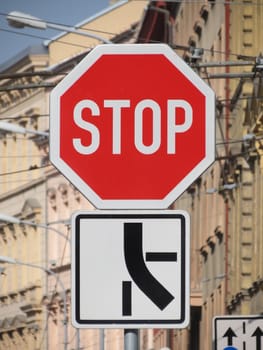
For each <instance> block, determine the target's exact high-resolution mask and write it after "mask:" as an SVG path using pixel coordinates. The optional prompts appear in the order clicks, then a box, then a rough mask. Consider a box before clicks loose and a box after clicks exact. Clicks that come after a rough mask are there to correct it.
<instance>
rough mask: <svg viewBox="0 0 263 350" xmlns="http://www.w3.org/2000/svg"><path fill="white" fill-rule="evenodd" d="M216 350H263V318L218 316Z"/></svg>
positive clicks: (215, 321) (214, 325) (215, 329)
mask: <svg viewBox="0 0 263 350" xmlns="http://www.w3.org/2000/svg"><path fill="white" fill-rule="evenodd" d="M213 333H214V334H213V339H214V346H213V349H214V350H263V316H245V315H242V316H217V317H215V318H214V321H213Z"/></svg>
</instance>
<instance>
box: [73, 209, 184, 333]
mask: <svg viewBox="0 0 263 350" xmlns="http://www.w3.org/2000/svg"><path fill="white" fill-rule="evenodd" d="M189 221H190V220H189V216H188V214H187V213H186V212H183V211H174V210H166V211H140V212H136V211H90V212H78V213H75V214H74V215H73V217H72V321H73V325H74V326H75V327H78V328H100V327H101V328H184V327H187V325H188V323H189V279H190V273H189V265H190V264H189V255H190V251H189V250H190V248H189V226H190V222H189Z"/></svg>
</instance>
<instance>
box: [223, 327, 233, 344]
mask: <svg viewBox="0 0 263 350" xmlns="http://www.w3.org/2000/svg"><path fill="white" fill-rule="evenodd" d="M234 337H236V333H235V332H234V331H233V330H232V328H231V327H229V328H228V330H227V331H226V333H225V334H224V335H223V338H227V345H233V338H234Z"/></svg>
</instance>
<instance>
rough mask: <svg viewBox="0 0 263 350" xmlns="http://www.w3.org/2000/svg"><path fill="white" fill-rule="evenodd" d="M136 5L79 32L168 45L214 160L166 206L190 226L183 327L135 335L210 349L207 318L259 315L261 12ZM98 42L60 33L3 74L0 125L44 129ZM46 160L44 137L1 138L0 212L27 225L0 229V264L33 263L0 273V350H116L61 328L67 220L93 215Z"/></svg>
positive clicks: (150, 344) (154, 342) (97, 334)
mask: <svg viewBox="0 0 263 350" xmlns="http://www.w3.org/2000/svg"><path fill="white" fill-rule="evenodd" d="M147 4H148V1H135V0H134V1H121V2H116V3H114V4H113V5H112V6H111V7H110V8H109V9H107V10H106V11H103V12H101V13H100V14H99V15H98V16H94V17H92V18H91V19H87V20H84V21H83V22H82V23H81V24H80V25H79V29H81V30H98V32H99V33H102V32H103V33H104V34H105V35H104V34H103V39H104V40H111V41H113V42H114V43H124V42H139V43H146V42H154V43H156V42H165V43H168V44H169V45H170V46H172V47H173V48H174V49H175V51H176V52H177V53H178V54H179V55H180V56H181V57H182V58H183V59H185V61H187V62H188V63H189V65H191V66H192V68H193V69H194V70H195V71H196V72H197V73H198V74H199V75H200V76H201V77H202V78H203V79H204V80H205V81H206V82H207V83H208V84H210V85H211V86H212V88H213V89H214V90H215V92H216V98H217V100H216V107H217V108H216V161H215V163H214V165H213V166H211V167H210V168H209V169H208V170H207V171H206V172H205V173H204V174H203V175H202V176H200V178H198V179H197V180H196V181H195V182H194V183H193V184H192V185H191V186H190V187H189V189H188V190H187V191H186V192H185V193H184V194H183V195H182V196H181V197H180V198H179V199H178V200H177V201H176V202H175V203H174V204H173V205H172V206H171V208H173V209H185V210H187V211H188V212H189V213H190V216H191V283H190V287H191V299H190V303H191V312H190V324H189V327H187V329H183V330H165V329H155V330H141V331H140V344H141V345H140V348H141V349H143V350H150V349H154V350H159V349H161V348H164V347H168V348H170V349H171V350H199V349H200V350H209V349H211V348H212V319H213V317H214V316H215V315H224V314H243V315H248V314H262V312H263V309H262V305H263V303H262V301H263V296H262V281H263V261H262V255H263V254H262V251H263V238H262V205H263V193H262V189H263V187H262V160H261V155H262V143H261V141H262V140H261V138H262V103H261V100H262V91H263V85H262V78H261V71H262V67H263V66H262V63H263V62H262V58H261V57H260V52H261V50H262V48H261V45H262V44H261V43H262V34H261V31H260V30H259V28H261V24H262V18H263V3H262V1H261V0H260V1H258V2H253V1H252V0H251V1H239V2H236V1H233V2H232V3H231V4H229V3H224V4H223V3H221V2H219V1H208V0H207V1H204V2H187V1H185V2H184V1H182V2H180V1H178V2H167V3H164V2H162V1H155V2H151V3H149V5H148V7H147V11H146V12H144V9H145V8H146V5H147ZM72 44H74V45H72ZM97 44H98V40H95V39H92V38H90V37H88V36H84V35H77V34H67V33H63V34H62V35H59V36H57V37H56V38H54V39H52V40H50V41H49V42H48V43H46V45H47V46H43V47H42V48H32V49H29V50H27V51H25V52H24V53H22V55H21V57H17V58H16V60H15V62H13V63H12V62H10V63H9V64H8V65H7V66H5V67H3V68H2V69H1V72H0V75H1V74H6V75H5V79H2V80H1V85H0V88H1V91H0V111H1V120H4V121H8V122H11V123H14V124H19V125H21V126H23V127H26V128H27V129H33V130H35V131H48V125H49V93H50V90H51V88H52V87H53V86H55V85H56V84H57V82H59V81H60V80H61V78H62V77H63V75H64V74H66V73H67V72H69V71H70V70H71V69H72V68H73V67H74V66H75V65H76V64H77V63H78V62H79V61H80V60H81V59H82V57H84V56H85V55H86V54H87V53H88V52H89V50H91V49H92V48H93V47H94V46H96V45H97ZM47 72H48V73H47ZM153 74H154V70H153ZM48 152H49V149H48V139H47V137H46V136H43V135H37V133H35V135H32V134H26V135H21V134H14V133H10V132H2V131H1V138H0V154H1V158H0V162H1V163H0V164H1V170H2V171H1V175H2V176H1V182H0V188H1V191H0V213H4V214H8V215H11V216H14V217H16V218H18V219H20V220H24V221H25V220H27V221H29V222H31V223H32V222H34V223H37V224H38V227H33V226H32V225H31V226H30V225H28V224H25V223H24V224H18V223H13V224H12V223H8V222H7V221H3V222H1V225H0V251H1V255H3V256H7V257H12V258H16V259H18V260H20V261H22V262H27V263H30V264H33V265H35V268H34V267H29V266H20V265H19V264H18V265H17V266H15V265H12V264H7V263H6V264H1V265H0V266H1V269H4V270H1V272H2V274H1V275H0V349H2V348H3V349H4V348H5V349H6V348H8V349H11V350H12V349H18V348H19V349H28V350H31V349H41V350H42V349H62V348H65V344H64V343H67V344H66V345H67V348H68V349H79V348H85V347H86V348H88V347H91V348H92V349H101V348H102V346H103V345H105V348H106V349H107V350H111V349H114V350H115V349H122V348H123V332H122V331H121V330H105V332H102V331H97V330H85V331H83V330H82V331H80V332H78V331H77V330H76V329H73V327H71V325H70V244H69V239H70V226H69V225H68V220H69V218H70V216H71V213H72V212H73V211H75V210H79V209H92V207H91V205H90V204H89V202H88V201H87V200H86V199H84V198H83V196H81V195H80V194H79V192H78V191H77V190H76V189H75V188H74V187H73V186H72V185H71V184H69V183H68V181H67V180H66V179H65V178H64V177H63V176H61V175H59V174H58V172H57V171H56V170H55V169H54V168H53V167H52V166H51V165H50V164H49V162H48ZM186 156H187V155H186ZM171 171H173V169H171ZM174 171H175V170H174ZM40 224H43V227H40V226H41V225H40ZM39 266H40V267H41V268H37V267H39ZM49 270H51V272H52V274H50V273H48V271H49ZM54 274H55V275H54ZM65 302H66V308H65Z"/></svg>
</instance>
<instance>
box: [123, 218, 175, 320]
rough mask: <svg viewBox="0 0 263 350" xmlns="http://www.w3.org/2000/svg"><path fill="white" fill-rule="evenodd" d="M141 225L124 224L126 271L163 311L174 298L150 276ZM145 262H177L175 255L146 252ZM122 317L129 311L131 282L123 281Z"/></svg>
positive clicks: (128, 313)
mask: <svg viewBox="0 0 263 350" xmlns="http://www.w3.org/2000/svg"><path fill="white" fill-rule="evenodd" d="M142 226H143V225H142V223H136V222H134V223H124V256H125V262H126V266H127V269H128V271H129V273H130V276H131V277H132V279H133V281H134V282H135V284H136V285H137V287H139V288H140V289H141V291H142V292H143V293H144V294H145V295H146V296H147V297H148V298H149V299H150V300H151V301H152V302H153V303H154V304H155V305H156V306H157V307H158V308H159V309H160V310H163V309H164V308H165V307H166V306H167V305H169V304H170V302H171V301H172V300H173V299H174V296H173V295H172V294H171V293H170V292H169V291H168V290H167V289H166V288H165V287H164V286H163V285H162V284H161V283H160V282H159V281H158V280H157V279H156V278H155V277H154V276H153V275H152V274H151V272H150V271H149V270H148V268H147V266H146V265H145V262H144V258H143V237H142V234H143V233H142ZM146 261H153V262H157V261H158V262H161V261H163V262H164V261H173V262H176V261H177V253H176V252H171V253H163V252H154V253H151V252H147V253H146ZM122 288H123V315H125V316H128V315H131V314H132V311H131V282H130V281H123V285H122Z"/></svg>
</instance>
